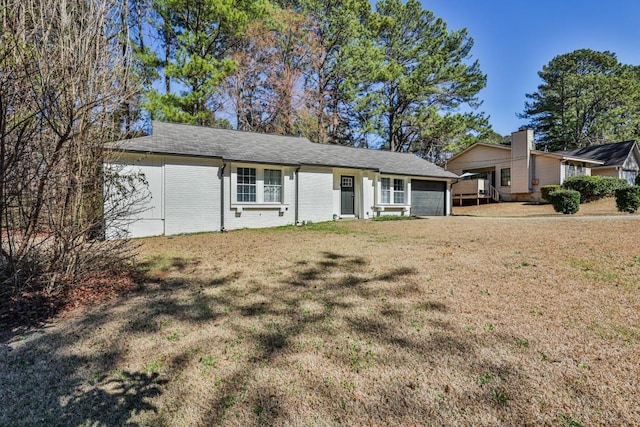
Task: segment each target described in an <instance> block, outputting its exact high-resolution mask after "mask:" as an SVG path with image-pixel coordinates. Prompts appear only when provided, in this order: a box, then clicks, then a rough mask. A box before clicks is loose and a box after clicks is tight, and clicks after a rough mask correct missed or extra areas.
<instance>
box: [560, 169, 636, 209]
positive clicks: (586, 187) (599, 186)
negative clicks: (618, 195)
mask: <svg viewBox="0 0 640 427" xmlns="http://www.w3.org/2000/svg"><path fill="white" fill-rule="evenodd" d="M628 186H629V183H628V182H627V181H626V180H624V179H620V178H613V177H610V176H572V177H571V178H567V179H566V180H565V181H564V182H563V183H562V188H564V189H565V190H575V191H577V192H579V193H580V203H587V202H592V201H594V200H598V199H602V198H603V197H611V196H613V195H614V194H615V191H616V190H618V189H620V188H626V187H628Z"/></svg>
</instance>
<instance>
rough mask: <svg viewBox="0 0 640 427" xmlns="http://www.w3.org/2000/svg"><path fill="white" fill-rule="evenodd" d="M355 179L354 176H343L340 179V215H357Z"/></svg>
mask: <svg viewBox="0 0 640 427" xmlns="http://www.w3.org/2000/svg"><path fill="white" fill-rule="evenodd" d="M354 183H355V179H354V177H353V176H347V175H342V176H341V177H340V194H341V197H340V201H341V203H340V214H341V215H353V214H354V213H355V209H354V207H355V205H354V203H355V198H356V191H355V186H354Z"/></svg>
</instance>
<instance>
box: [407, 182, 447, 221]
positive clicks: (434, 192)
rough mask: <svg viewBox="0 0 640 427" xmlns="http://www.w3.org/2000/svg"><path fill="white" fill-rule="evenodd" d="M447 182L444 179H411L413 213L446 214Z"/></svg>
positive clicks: (418, 214) (423, 214) (420, 214)
mask: <svg viewBox="0 0 640 427" xmlns="http://www.w3.org/2000/svg"><path fill="white" fill-rule="evenodd" d="M446 200H447V184H446V182H444V181H425V180H421V179H412V180H411V215H415V216H444V215H446Z"/></svg>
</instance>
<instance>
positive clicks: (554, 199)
mask: <svg viewBox="0 0 640 427" xmlns="http://www.w3.org/2000/svg"><path fill="white" fill-rule="evenodd" d="M549 198H550V199H551V200H550V202H551V204H552V205H553V209H554V210H555V211H556V212H562V213H563V214H565V215H566V214H574V213H576V212H578V210H579V209H580V193H578V192H577V191H575V190H558V191H554V192H553V193H549Z"/></svg>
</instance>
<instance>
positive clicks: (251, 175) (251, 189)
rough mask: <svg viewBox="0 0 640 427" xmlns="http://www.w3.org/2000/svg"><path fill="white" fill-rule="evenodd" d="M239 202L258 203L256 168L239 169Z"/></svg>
mask: <svg viewBox="0 0 640 427" xmlns="http://www.w3.org/2000/svg"><path fill="white" fill-rule="evenodd" d="M237 175H238V185H237V187H236V189H237V196H236V197H237V200H238V202H255V201H256V168H238V173H237Z"/></svg>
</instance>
